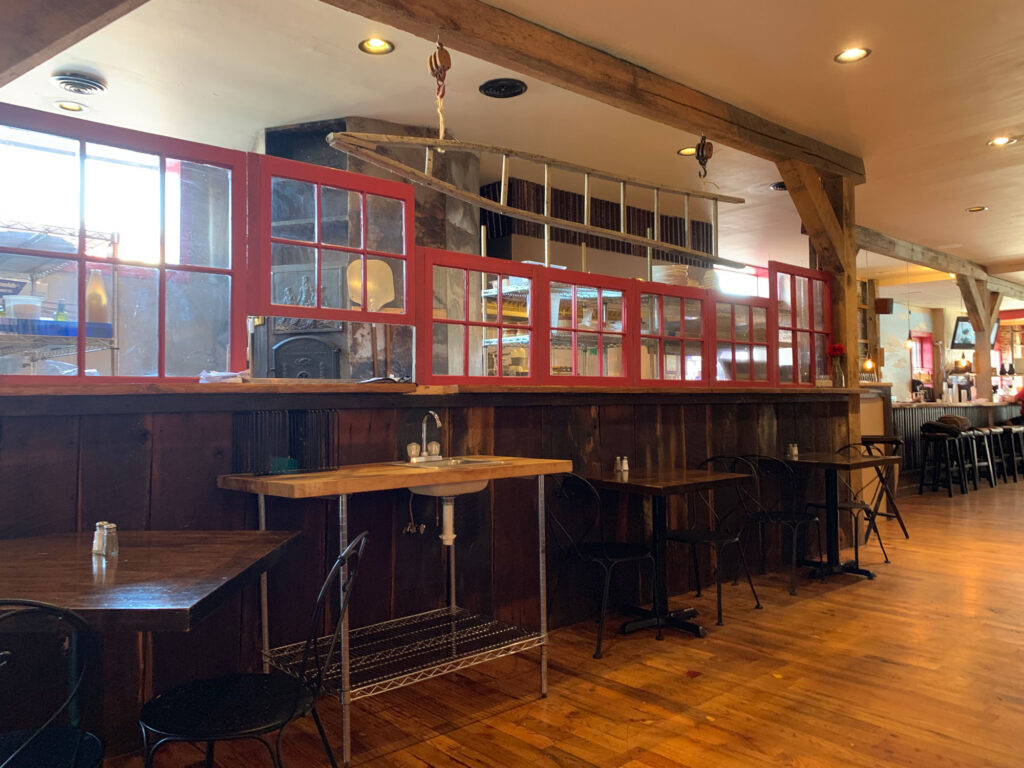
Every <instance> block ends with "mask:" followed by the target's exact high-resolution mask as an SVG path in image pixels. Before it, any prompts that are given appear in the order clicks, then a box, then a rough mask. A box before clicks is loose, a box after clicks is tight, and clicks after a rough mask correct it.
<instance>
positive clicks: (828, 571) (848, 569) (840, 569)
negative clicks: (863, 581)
mask: <svg viewBox="0 0 1024 768" xmlns="http://www.w3.org/2000/svg"><path fill="white" fill-rule="evenodd" d="M798 565H804V566H810V567H811V573H810V577H811V578H812V579H824V578H825V577H826V576H833V575H835V574H837V573H853V574H856V575H857V576H864V577H866V578H868V579H873V578H875V572H874V571H869V570H868V569H867V568H860V567H859V566H858V565H857V564H856V563H855V562H854V561H853V560H849V561H847V562H845V563H837V564H836V565H829V564H828V563H825V562H822V561H821V560H801V561H799V563H798Z"/></svg>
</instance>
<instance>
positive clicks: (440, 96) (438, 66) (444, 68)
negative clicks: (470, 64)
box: [427, 39, 452, 141]
mask: <svg viewBox="0 0 1024 768" xmlns="http://www.w3.org/2000/svg"><path fill="white" fill-rule="evenodd" d="M451 68H452V57H451V55H450V54H449V53H448V51H447V50H446V49H445V47H444V46H443V45H442V44H441V40H440V39H438V41H437V50H436V51H434V52H433V53H432V54H431V55H430V59H429V60H428V61H427V69H428V70H430V75H431V77H433V78H434V79H435V80H436V81H437V123H438V128H437V137H438V138H439V139H441V140H442V141H443V140H444V78H445V76H446V75H447V74H448V70H449V69H451Z"/></svg>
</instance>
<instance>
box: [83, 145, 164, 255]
mask: <svg viewBox="0 0 1024 768" xmlns="http://www.w3.org/2000/svg"><path fill="white" fill-rule="evenodd" d="M85 228H86V229H87V230H91V231H93V232H97V233H102V234H109V235H114V234H116V238H111V239H107V240H104V239H103V238H99V239H95V240H93V239H87V240H86V253H88V254H89V255H90V256H97V257H100V258H110V257H111V256H114V255H116V256H117V258H118V259H120V260H121V261H136V262H142V263H144V264H159V263H160V158H159V157H158V156H157V155H148V154H143V153H142V152H132V151H129V150H127V149H119V148H117V147H108V146H106V145H104V144H86V146H85ZM114 239H116V241H117V242H116V245H115V244H114V242H113V240H114Z"/></svg>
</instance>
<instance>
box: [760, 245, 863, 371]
mask: <svg viewBox="0 0 1024 768" xmlns="http://www.w3.org/2000/svg"><path fill="white" fill-rule="evenodd" d="M768 272H769V285H770V287H771V301H772V303H773V305H774V307H775V313H774V314H775V318H774V319H775V322H776V328H775V330H776V331H777V338H778V353H777V355H778V360H777V364H776V369H777V376H778V383H779V385H780V386H786V385H800V386H814V381H815V379H816V378H817V377H819V376H827V375H829V359H828V354H827V351H828V346H829V343H830V340H831V335H832V306H831V290H830V288H829V285H830V281H831V276H830V275H829V274H828V273H827V272H821V271H818V270H814V269H802V268H800V267H793V266H790V265H788V264H780V263H778V262H774V261H773V262H769V265H768ZM849 354H854V350H850V351H849Z"/></svg>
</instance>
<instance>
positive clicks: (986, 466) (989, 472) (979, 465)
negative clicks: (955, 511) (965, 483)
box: [966, 427, 996, 488]
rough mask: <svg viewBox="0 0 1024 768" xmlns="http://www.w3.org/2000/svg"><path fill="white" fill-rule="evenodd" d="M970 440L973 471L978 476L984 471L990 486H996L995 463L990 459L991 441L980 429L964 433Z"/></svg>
mask: <svg viewBox="0 0 1024 768" xmlns="http://www.w3.org/2000/svg"><path fill="white" fill-rule="evenodd" d="M985 429H987V427H986V428H985ZM966 434H967V435H968V436H969V437H970V440H971V458H972V460H973V462H974V473H975V475H976V476H980V475H981V473H983V472H984V474H985V477H986V478H988V484H989V487H990V488H995V487H996V471H995V464H994V463H993V461H992V449H991V441H990V440H989V439H988V435H987V434H986V433H985V432H984V431H983V430H982V429H981V428H978V429H972V430H971V431H970V432H968V433H966Z"/></svg>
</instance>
